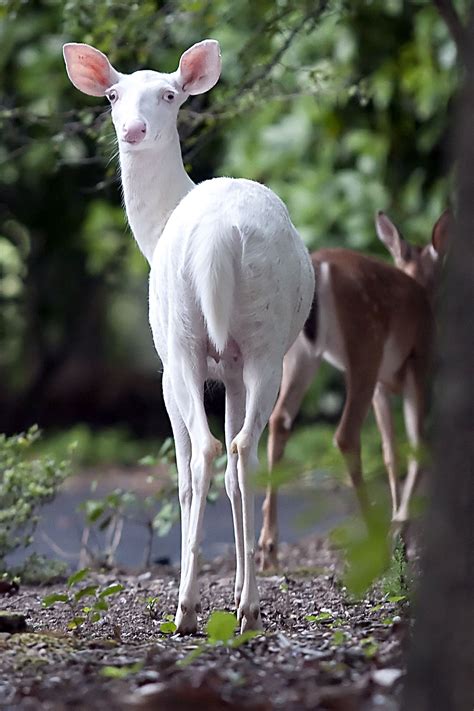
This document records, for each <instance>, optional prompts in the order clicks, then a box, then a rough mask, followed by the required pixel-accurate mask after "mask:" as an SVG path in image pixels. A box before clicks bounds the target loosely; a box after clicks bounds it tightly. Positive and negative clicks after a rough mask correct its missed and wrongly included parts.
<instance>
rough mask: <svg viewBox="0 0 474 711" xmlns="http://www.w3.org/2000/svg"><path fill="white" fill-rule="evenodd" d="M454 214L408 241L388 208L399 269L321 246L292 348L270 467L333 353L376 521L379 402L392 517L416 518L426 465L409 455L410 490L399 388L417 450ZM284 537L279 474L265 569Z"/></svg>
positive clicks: (267, 528) (349, 456)
mask: <svg viewBox="0 0 474 711" xmlns="http://www.w3.org/2000/svg"><path fill="white" fill-rule="evenodd" d="M450 222H451V213H450V211H449V210H446V211H445V212H443V214H442V215H441V217H440V218H439V219H438V221H437V222H436V224H435V226H434V228H433V234H432V239H431V243H430V244H429V245H427V246H425V247H417V246H414V245H412V244H410V243H408V242H407V241H405V240H404V239H403V237H402V236H401V235H400V233H399V231H398V230H397V228H396V227H395V225H394V224H393V223H392V222H391V221H390V220H389V218H388V217H387V216H386V215H385V214H384V213H383V212H378V213H377V215H376V217H375V224H376V229H377V235H378V237H379V239H380V240H381V241H382V242H383V243H384V244H385V246H386V247H387V248H388V250H389V252H390V253H391V255H392V257H393V259H394V262H395V265H396V268H395V267H393V266H391V265H389V264H386V263H385V262H382V261H380V260H378V259H375V258H373V257H368V256H364V255H362V254H358V253H357V252H353V251H351V250H349V249H321V250H318V251H317V252H314V253H313V254H312V261H313V266H314V271H315V275H316V289H315V295H314V301H313V306H312V309H311V312H310V315H309V317H308V320H307V321H306V324H305V326H304V329H303V331H301V333H300V335H299V337H298V338H297V340H296V341H295V343H294V344H293V346H292V347H291V349H290V350H289V351H288V353H287V354H286V356H285V360H284V364H283V377H282V383H281V387H280V394H279V396H278V400H277V403H276V405H275V408H274V410H273V413H272V415H271V418H270V426H269V438H268V465H269V470H270V472H271V470H272V468H273V467H274V466H275V464H276V463H277V462H278V461H279V460H280V459H281V458H282V457H283V453H284V450H285V445H286V442H287V440H288V437H289V435H290V432H291V427H292V424H293V422H294V419H295V417H296V415H297V413H298V410H299V408H300V405H301V402H302V400H303V396H304V395H305V393H306V391H307V389H308V387H309V385H310V383H311V381H312V380H313V378H314V376H315V374H316V372H317V370H318V367H319V365H320V363H321V359H323V358H324V359H325V360H326V361H328V362H329V363H331V364H332V365H334V366H335V367H336V368H338V369H339V370H342V371H343V372H344V378H345V384H346V401H345V405H344V409H343V412H342V417H341V420H340V422H339V426H338V428H337V431H336V435H335V443H336V444H337V446H338V447H339V449H340V451H341V453H342V455H343V457H344V459H345V462H346V465H347V468H348V471H349V474H350V477H351V480H352V483H353V485H354V488H355V493H356V495H357V499H358V501H359V504H360V507H361V510H362V513H363V515H364V518H365V519H366V520H367V521H368V512H369V502H368V498H367V492H366V489H365V485H364V481H363V478H362V465H361V455H360V434H361V429H362V425H363V423H364V420H365V418H366V415H367V413H368V410H369V407H370V404H371V403H372V406H373V408H374V413H375V418H376V422H377V426H378V429H379V431H380V434H381V437H382V445H383V458H384V462H385V466H386V468H387V473H388V479H389V484H390V493H391V499H392V520H393V522H394V523H395V524H398V525H402V524H404V523H405V522H406V521H407V520H408V516H409V505H410V499H411V496H412V494H413V491H414V489H415V486H416V483H417V480H418V477H419V471H420V465H419V461H418V457H417V456H416V452H413V453H412V454H411V455H409V456H408V470H407V476H406V479H405V482H404V486H403V489H402V491H401V494H400V491H399V484H398V471H397V455H396V447H395V437H394V428H393V420H392V414H391V410H390V393H392V392H401V394H402V396H403V411H404V419H405V428H406V432H407V437H408V440H409V443H410V446H411V447H412V449H413V450H416V449H417V448H419V447H420V444H421V442H422V436H423V434H422V432H423V419H424V393H425V380H426V376H427V371H428V366H429V360H430V350H431V338H432V329H433V316H432V308H431V301H432V299H433V295H434V289H435V284H436V282H437V277H438V272H439V267H440V264H441V262H442V257H443V255H444V254H445V252H446V249H447V245H448V239H449V233H450ZM277 545H278V526H277V494H276V490H275V488H274V487H273V486H272V484H271V483H270V484H269V486H268V488H267V493H266V497H265V501H264V504H263V526H262V531H261V535H260V539H259V548H260V552H261V567H262V568H263V569H266V568H269V567H273V566H276V565H277Z"/></svg>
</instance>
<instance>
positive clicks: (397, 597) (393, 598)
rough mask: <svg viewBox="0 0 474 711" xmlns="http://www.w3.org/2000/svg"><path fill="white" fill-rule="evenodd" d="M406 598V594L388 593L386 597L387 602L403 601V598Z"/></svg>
mask: <svg viewBox="0 0 474 711" xmlns="http://www.w3.org/2000/svg"><path fill="white" fill-rule="evenodd" d="M406 599H407V596H406V595H389V596H388V598H387V602H403V600H406Z"/></svg>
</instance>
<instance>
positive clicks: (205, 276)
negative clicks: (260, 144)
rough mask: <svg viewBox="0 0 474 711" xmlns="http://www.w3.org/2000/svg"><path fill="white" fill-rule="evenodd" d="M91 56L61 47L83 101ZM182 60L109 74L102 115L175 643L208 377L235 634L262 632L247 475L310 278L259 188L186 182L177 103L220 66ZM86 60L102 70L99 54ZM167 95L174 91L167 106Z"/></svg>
mask: <svg viewBox="0 0 474 711" xmlns="http://www.w3.org/2000/svg"><path fill="white" fill-rule="evenodd" d="M94 52H96V50H93V48H87V46H84V45H80V46H79V45H78V46H73V45H68V48H67V49H66V50H65V57H66V61H67V62H68V71H69V75H70V77H71V79H72V81H73V82H74V83H75V84H76V86H78V87H79V88H81V87H84V86H86V88H87V90H88V92H89V93H90V91H91V89H90V87H91V86H92V91H94V92H95V94H94V95H97V92H100V86H97V85H96V84H95V83H94V76H92V77H86V78H87V82H88V83H87V84H84V76H83V73H84V71H85V72H86V73H87V66H88V65H87V66H86V67H85V68H81V72H82V73H79V74H77V73H76V72H75V67H76V65H77V63H79V64H80V61H81V56H82V55H87V58H88V62H89V63H90V62H95V60H96V55H95V54H94ZM97 56H98V55H97ZM183 57H185V61H183V58H182V60H181V64H180V68H179V70H178V71H177V72H175V73H174V74H169V75H167V74H159V73H157V72H150V71H146V72H136V73H134V74H132V75H130V76H124V75H118V76H120V79H119V81H118V82H117V83H116V84H114V85H113V87H112V88H113V90H114V91H115V92H116V94H118V98H117V99H116V101H115V103H114V105H113V109H112V117H113V121H114V125H115V128H116V131H117V137H118V139H119V149H120V165H121V173H122V184H123V192H124V198H125V207H126V211H127V217H128V220H129V222H130V226H131V228H132V230H133V233H134V235H135V238H136V240H137V242H138V245H139V247H140V249H141V251H142V252H143V254H144V255H145V257H146V258H147V260H148V261H149V263H150V303H149V308H150V324H151V328H152V332H153V338H154V342H155V346H156V349H157V352H158V354H159V356H160V358H161V360H162V363H163V393H164V398H165V403H166V407H167V410H168V414H169V416H170V420H171V424H172V427H173V433H174V437H175V443H176V454H177V463H178V476H179V497H180V505H181V527H182V549H181V558H182V559H181V584H180V593H179V605H178V611H177V614H176V624H177V627H178V630H179V631H180V632H183V633H186V632H192V631H194V630H195V629H196V623H197V617H196V613H197V611H198V610H199V589H198V584H197V559H198V550H199V542H200V538H201V532H202V519H203V512H204V506H205V501H206V494H207V491H208V488H209V483H210V479H211V476H212V460H213V458H214V457H215V456H216V454H217V453H218V452H219V443H218V442H217V441H216V440H215V439H214V437H213V436H212V435H211V433H210V431H209V427H208V423H207V419H206V416H205V412H204V405H203V389H204V383H205V381H206V379H208V378H218V379H220V380H222V381H223V382H224V384H225V386H226V447H227V454H228V463H227V470H226V475H225V481H226V490H227V493H228V495H229V498H230V500H231V505H232V515H233V521H234V529H235V539H236V553H237V571H236V583H235V602H236V605H237V607H238V616H239V619H240V620H241V627H242V630H245V629H247V628H258V627H260V625H261V620H260V610H259V599H258V591H257V586H256V579H255V566H254V548H255V532H254V494H253V490H252V486H251V483H250V482H249V474H250V471H251V469H252V468H253V467H255V465H256V462H257V448H258V442H259V439H260V436H261V434H262V431H263V429H264V427H265V426H266V424H267V422H268V418H269V416H270V413H271V411H272V408H273V405H274V403H275V400H276V397H277V394H278V389H279V386H280V381H281V373H282V363H283V357H284V355H285V353H286V351H287V350H288V349H289V347H290V346H291V344H292V343H293V342H294V340H295V338H296V336H297V335H298V332H299V331H300V330H301V328H302V327H303V324H304V322H305V320H306V318H307V316H308V313H309V309H310V305H311V301H312V298H313V292H314V271H313V268H312V265H311V261H310V258H309V255H308V253H307V250H306V248H305V247H304V245H303V243H302V241H301V239H300V237H299V236H298V233H297V232H296V230H295V228H294V227H293V225H292V223H291V221H290V218H289V216H288V212H287V209H286V207H285V206H284V204H283V203H282V202H281V200H280V199H279V198H278V197H277V196H276V195H275V194H274V193H273V192H271V190H269V189H268V188H266V187H264V186H263V185H260V184H258V183H255V182H253V181H249V180H240V179H239V180H236V179H232V178H216V179H214V180H208V181H205V182H204V183H201V184H200V185H198V186H194V183H193V182H192V181H191V180H190V179H189V177H188V176H187V174H186V172H185V170H184V167H183V163H182V159H181V152H180V148H179V140H178V134H177V130H176V116H177V110H178V108H179V106H180V105H181V103H182V102H183V101H184V100H185V99H186V98H187V95H188V94H190V93H200V91H202V90H205V88H209V87H210V86H212V85H213V83H215V81H217V77H218V73H219V71H220V57H219V53H218V46H217V43H215V42H213V41H211V40H208V41H205V42H204V43H199V44H198V45H195V46H194V47H192V48H191V49H190V50H188V51H187V52H186V53H185V55H183ZM98 61H100V62H101V63H102V68H103V61H104V60H103V55H101V56H100V57H99V58H98ZM107 72H109V73H110V75H112V76H113V77H114V78H116V76H117V73H116V72H115V70H113V69H112V68H110V70H109V69H107V66H106V68H105V74H106V75H107ZM186 72H187V74H186V75H185V73H186ZM103 73H104V72H103V71H102V74H103ZM101 86H102V85H101ZM183 86H184V87H185V89H186V91H183V88H182V87H183ZM202 87H204V89H203V88H202ZM83 90H84V89H83ZM103 90H104V93H108V91H109V87H106V86H103ZM170 91H174V92H176V101H174V100H172V101H171V104H170V103H169V101H168V99H169V95H168V94H167V93H166V92H170ZM137 121H139V122H142V123H141V124H140V125H144V126H146V135H145V134H144V136H143V139H142V138H141V137H140V142H139V143H138V144H137V145H130V143H127V141H126V129H127V126H128V125H129V124H130V125H131V124H133V122H137Z"/></svg>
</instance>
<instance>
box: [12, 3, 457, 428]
mask: <svg viewBox="0 0 474 711" xmlns="http://www.w3.org/2000/svg"><path fill="white" fill-rule="evenodd" d="M456 5H457V8H458V10H459V11H460V13H461V14H463V15H464V14H465V12H466V10H467V5H468V3H467V2H463V1H460V2H457V3H456ZM323 8H324V10H323ZM0 13H1V27H0V39H1V41H0V68H1V71H2V76H3V79H2V84H1V87H0V127H1V133H0V163H1V166H2V170H1V174H0V190H1V197H0V303H1V324H0V326H1V332H2V349H1V352H0V378H1V380H2V382H3V383H5V384H6V386H7V387H6V388H5V390H4V391H3V394H2V395H1V396H0V400H1V402H0V411H1V412H2V413H3V414H2V417H1V418H0V420H1V421H0V425H1V427H0V429H5V430H20V429H22V428H24V427H25V426H27V425H28V424H30V423H31V422H33V421H39V424H40V425H41V426H43V425H49V424H54V425H55V426H61V425H62V424H65V425H71V424H74V422H77V421H80V420H86V421H89V422H91V423H92V424H93V425H104V424H105V425H116V424H120V423H123V424H125V425H130V420H131V417H132V414H131V412H132V410H134V406H131V405H130V403H131V402H136V401H137V398H138V395H137V394H136V382H137V378H139V377H144V378H145V379H144V381H143V387H142V390H141V391H140V393H141V394H140V399H139V406H138V405H137V406H136V407H135V409H140V408H142V411H143V412H146V407H147V400H146V393H150V397H151V394H152V393H154V397H155V400H153V402H152V404H151V405H150V409H151V410H153V411H154V412H155V413H157V414H156V418H157V420H159V422H161V421H163V423H164V424H163V429H166V428H167V427H168V425H167V419H166V416H165V413H164V409H163V405H162V402H161V400H160V396H159V376H158V370H159V364H158V362H157V359H156V356H155V354H154V350H153V346H152V342H151V338H150V334H149V327H148V324H147V305H146V291H147V265H146V263H145V260H144V259H143V258H142V257H141V255H140V253H139V252H138V249H137V247H136V245H135V243H134V241H133V238H132V236H131V235H130V234H129V233H128V229H127V227H126V222H125V217H124V214H123V210H122V207H121V204H120V202H121V197H120V188H119V182H118V179H117V173H116V160H115V159H114V158H113V156H114V153H115V150H116V147H115V141H114V134H113V129H112V126H111V123H110V119H109V118H108V115H107V114H108V111H107V106H106V104H105V102H104V101H102V100H100V99H99V100H95V99H92V98H90V97H85V96H83V95H82V94H80V93H79V92H77V91H76V90H75V89H74V88H73V87H72V86H71V85H70V83H69V81H68V79H67V76H66V72H65V69H64V64H63V61H62V56H61V46H62V43H63V42H65V41H84V42H88V43H91V44H94V45H96V46H98V47H99V48H100V49H101V50H103V51H105V52H106V53H108V55H109V57H110V59H111V61H112V63H113V64H114V65H115V66H117V67H118V68H119V69H120V70H121V71H132V70H134V69H136V68H139V67H144V66H147V67H152V68H156V69H159V70H163V71H172V70H173V69H174V68H175V67H176V66H177V63H178V60H179V56H180V54H181V52H182V51H183V50H184V49H185V48H187V47H188V46H189V45H190V44H192V43H193V42H195V41H198V40H200V39H202V38H203V37H208V36H211V37H215V38H216V39H218V40H219V41H220V43H221V47H222V55H223V71H222V78H221V81H220V82H219V83H218V85H217V86H216V87H215V89H213V90H212V92H210V93H209V94H208V95H205V96H203V97H194V98H193V99H192V100H190V101H188V103H187V105H186V106H185V107H183V110H182V112H181V119H180V131H181V135H182V143H183V154H184V158H185V163H186V166H187V167H189V171H190V173H191V175H192V177H193V179H195V180H196V181H199V180H203V179H205V178H208V177H212V176H214V175H234V176H245V177H248V178H254V179H256V180H259V181H262V182H265V183H266V184H268V185H269V186H270V187H272V188H273V189H274V190H275V191H276V192H277V193H278V194H279V195H280V196H281V197H282V198H283V200H285V201H286V202H287V204H288V207H289V210H290V214H291V216H292V220H293V222H294V223H295V225H296V226H297V228H298V229H299V230H300V232H301V234H302V235H303V237H304V239H305V241H306V243H307V245H308V246H309V247H310V248H311V249H315V248H318V247H321V246H327V245H341V246H348V247H353V248H356V249H363V250H365V251H367V252H373V253H377V254H380V255H382V256H384V257H386V256H387V255H384V252H383V248H382V246H381V244H380V243H379V242H378V241H377V239H376V236H375V231H374V226H373V215H374V211H375V210H376V209H384V210H386V211H387V212H389V214H390V215H391V216H392V217H393V218H394V219H395V220H396V221H398V222H399V223H400V224H401V227H402V229H403V231H404V233H405V236H406V237H407V238H409V239H412V240H413V241H415V242H419V243H423V242H426V241H427V240H428V239H429V237H430V233H431V227H432V225H433V223H434V221H435V219H436V218H437V217H438V215H439V214H440V213H441V211H442V210H443V209H444V207H445V206H446V204H447V202H448V200H449V196H450V182H451V179H452V167H451V166H449V165H448V164H447V162H446V153H447V151H446V149H447V145H448V142H449V133H448V128H447V127H448V118H449V116H450V114H451V113H452V99H453V97H454V95H455V92H456V88H457V84H458V79H459V69H458V67H457V63H456V51H455V47H454V44H453V42H452V40H451V39H450V36H449V33H448V30H447V28H446V26H445V25H444V23H443V21H442V20H441V19H440V17H439V16H438V14H437V12H436V9H435V7H434V5H433V3H431V2H427V1H424V0H423V1H421V0H420V1H419V2H417V1H415V2H402V0H388V1H387V0H358V1H357V2H344V1H343V0H330V1H329V2H319V3H318V2H313V1H312V2H310V1H309V0H302V1H301V2H299V3H294V2H293V1H292V0H278V2H269V1H267V0H262V1H260V2H258V3H245V2H231V1H230V0H212V2H211V1H210V0H178V1H177V2H173V3H166V2H152V1H151V0H143V1H142V2H140V3H132V4H127V3H123V2H119V1H118V0H104V1H103V2H96V1H93V0H74V1H72V0H39V1H38V2H34V3H33V2H21V1H18V0H17V1H16V2H5V3H2V5H1V7H0ZM145 376H146V377H148V376H149V378H150V380H149V381H148V380H146V377H145ZM94 378H95V379H94ZM128 380H131V381H132V383H133V384H132V386H130V388H129V389H128V390H127V394H123V395H122V394H121V388H124V383H125V382H128ZM78 383H81V384H83V383H85V384H83V385H81V387H82V390H81V389H80V388H79V385H78ZM150 384H151V385H150ZM107 387H108V390H107ZM134 388H135V390H134ZM106 390H107V397H108V393H109V391H110V390H114V392H115V393H116V400H114V401H113V404H110V406H109V407H108V409H107V408H106V407H105V405H103V403H104V401H105V400H106V399H107V397H106V394H104V393H105V391H106ZM142 391H144V392H145V396H143V397H142ZM85 393H86V394H85ZM130 393H131V394H130ZM340 393H341V380H340V378H339V377H338V376H337V375H335V374H334V372H333V371H332V370H331V369H329V368H325V369H324V371H323V372H322V374H321V376H320V378H319V379H318V382H317V384H316V385H315V388H314V389H313V391H312V392H311V394H310V396H308V397H307V398H306V400H305V404H304V407H303V418H302V419H303V421H304V420H305V419H306V421H312V420H314V419H316V418H320V417H321V416H322V417H326V416H328V417H330V418H332V419H333V418H334V416H335V414H336V413H337V410H338V409H339V408H340V406H341V402H342V398H341V394H340ZM91 394H92V395H91ZM320 397H321V400H320V399H319V398H320ZM134 398H135V399H134ZM156 398H157V399H156ZM107 402H108V401H107ZM64 403H67V407H66V406H65V404H64ZM94 406H96V409H97V411H95V410H94ZM101 407H102V409H100V408H101ZM217 409H219V406H218V407H217ZM104 412H106V414H104ZM159 422H158V424H159ZM132 429H133V430H134V431H135V433H136V434H139V435H140V434H141V435H143V434H146V435H150V432H152V431H153V432H154V431H155V429H156V430H159V429H160V428H159V427H158V425H157V424H156V421H155V420H153V422H152V423H151V424H150V425H149V426H147V427H144V425H143V422H142V419H139V418H137V421H136V422H135V421H134V422H133V424H132ZM145 430H146V431H145ZM159 434H160V435H161V434H163V432H159Z"/></svg>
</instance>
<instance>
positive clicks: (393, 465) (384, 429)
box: [372, 383, 399, 518]
mask: <svg viewBox="0 0 474 711" xmlns="http://www.w3.org/2000/svg"><path fill="white" fill-rule="evenodd" d="M372 405H373V408H374V413H375V419H376V421H377V427H378V429H379V432H380V435H381V437H382V448H383V458H384V462H385V467H386V469H387V473H388V481H389V485H390V494H391V498H392V518H394V517H395V515H396V513H397V511H398V505H399V490H398V458H397V451H396V445H395V431H394V427H393V417H392V411H391V409H390V394H389V392H388V390H387V388H386V387H385V386H384V385H382V383H377V385H376V386H375V392H374V397H373V399H372Z"/></svg>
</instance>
